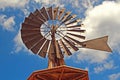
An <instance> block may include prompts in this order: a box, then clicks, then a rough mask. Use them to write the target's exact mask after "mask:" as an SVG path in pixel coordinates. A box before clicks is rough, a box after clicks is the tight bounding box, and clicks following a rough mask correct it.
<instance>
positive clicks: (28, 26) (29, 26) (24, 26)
mask: <svg viewBox="0 0 120 80" xmlns="http://www.w3.org/2000/svg"><path fill="white" fill-rule="evenodd" d="M38 29H40V26H39V25H33V24H27V23H22V30H38Z"/></svg>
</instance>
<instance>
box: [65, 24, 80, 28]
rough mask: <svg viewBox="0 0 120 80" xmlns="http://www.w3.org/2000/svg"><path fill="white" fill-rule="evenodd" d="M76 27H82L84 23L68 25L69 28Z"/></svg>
mask: <svg viewBox="0 0 120 80" xmlns="http://www.w3.org/2000/svg"><path fill="white" fill-rule="evenodd" d="M76 27H82V24H79V25H74V26H67V28H76Z"/></svg>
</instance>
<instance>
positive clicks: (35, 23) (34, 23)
mask: <svg viewBox="0 0 120 80" xmlns="http://www.w3.org/2000/svg"><path fill="white" fill-rule="evenodd" d="M24 23H26V24H31V25H35V26H41V24H39V23H38V22H35V21H33V20H32V19H29V18H25V21H24Z"/></svg>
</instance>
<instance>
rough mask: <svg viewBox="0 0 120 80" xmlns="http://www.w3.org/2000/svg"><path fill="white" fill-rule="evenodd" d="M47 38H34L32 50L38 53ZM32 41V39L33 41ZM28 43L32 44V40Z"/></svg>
mask: <svg viewBox="0 0 120 80" xmlns="http://www.w3.org/2000/svg"><path fill="white" fill-rule="evenodd" d="M45 40H46V39H45V38H41V39H40V38H39V40H35V39H34V40H33V41H34V43H33V44H32V45H31V48H30V49H31V51H32V52H33V53H35V54H37V53H38V51H39V49H40V48H41V46H42V45H43V43H44V42H45ZM31 42H32V41H31ZM28 44H30V42H29V43H28Z"/></svg>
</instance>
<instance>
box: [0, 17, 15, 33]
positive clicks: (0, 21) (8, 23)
mask: <svg viewBox="0 0 120 80" xmlns="http://www.w3.org/2000/svg"><path fill="white" fill-rule="evenodd" d="M14 19H15V17H14V16H11V17H9V18H7V16H6V15H0V25H1V26H2V27H3V29H5V30H8V31H14V25H15V21H14Z"/></svg>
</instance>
